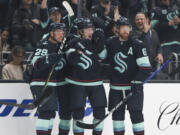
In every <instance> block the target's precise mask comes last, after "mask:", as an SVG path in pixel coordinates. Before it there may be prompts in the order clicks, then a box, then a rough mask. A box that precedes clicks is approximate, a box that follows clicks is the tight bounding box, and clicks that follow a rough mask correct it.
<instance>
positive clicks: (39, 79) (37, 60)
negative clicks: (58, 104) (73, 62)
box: [30, 39, 67, 86]
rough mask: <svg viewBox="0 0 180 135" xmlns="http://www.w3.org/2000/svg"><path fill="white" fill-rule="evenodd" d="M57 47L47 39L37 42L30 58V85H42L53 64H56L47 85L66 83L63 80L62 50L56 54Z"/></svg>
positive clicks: (63, 62)
mask: <svg viewBox="0 0 180 135" xmlns="http://www.w3.org/2000/svg"><path fill="white" fill-rule="evenodd" d="M59 48H60V46H59V45H58V44H53V43H51V42H50V41H49V40H48V39H44V40H42V41H40V42H39V43H38V45H37V47H36V50H35V52H34V56H33V59H32V65H33V77H32V82H31V83H30V85H31V86H33V85H44V84H45V82H46V80H47V78H48V76H49V73H50V71H51V69H52V66H53V65H54V64H56V67H55V69H54V71H53V75H52V76H51V78H50V80H49V82H48V86H59V85H64V84H67V83H66V82H65V81H64V78H65V68H64V67H65V64H66V60H65V56H64V55H63V53H62V52H61V53H59V54H57V53H58V51H59Z"/></svg>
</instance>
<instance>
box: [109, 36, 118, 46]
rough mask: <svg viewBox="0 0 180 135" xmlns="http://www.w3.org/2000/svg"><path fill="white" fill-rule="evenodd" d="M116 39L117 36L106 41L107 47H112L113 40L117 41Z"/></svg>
mask: <svg viewBox="0 0 180 135" xmlns="http://www.w3.org/2000/svg"><path fill="white" fill-rule="evenodd" d="M116 38H118V37H117V36H111V37H109V38H108V39H107V40H106V45H111V44H112V42H113V40H115V39H116Z"/></svg>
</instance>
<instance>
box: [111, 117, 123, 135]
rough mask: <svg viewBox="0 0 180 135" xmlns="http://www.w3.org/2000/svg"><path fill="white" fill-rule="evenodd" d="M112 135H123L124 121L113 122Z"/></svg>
mask: <svg viewBox="0 0 180 135" xmlns="http://www.w3.org/2000/svg"><path fill="white" fill-rule="evenodd" d="M113 130H114V135H124V132H125V125H124V121H120V120H113Z"/></svg>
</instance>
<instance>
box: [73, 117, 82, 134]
mask: <svg viewBox="0 0 180 135" xmlns="http://www.w3.org/2000/svg"><path fill="white" fill-rule="evenodd" d="M73 132H74V135H84V129H83V128H80V127H78V126H77V125H76V120H74V119H73Z"/></svg>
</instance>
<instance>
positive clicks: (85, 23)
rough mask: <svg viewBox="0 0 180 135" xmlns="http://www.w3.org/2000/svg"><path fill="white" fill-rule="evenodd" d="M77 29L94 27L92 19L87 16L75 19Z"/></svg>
mask: <svg viewBox="0 0 180 135" xmlns="http://www.w3.org/2000/svg"><path fill="white" fill-rule="evenodd" d="M77 27H78V30H81V29H86V28H91V27H94V25H93V23H92V21H91V20H90V19H89V18H80V19H78V21H77Z"/></svg>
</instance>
